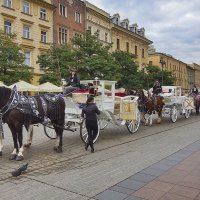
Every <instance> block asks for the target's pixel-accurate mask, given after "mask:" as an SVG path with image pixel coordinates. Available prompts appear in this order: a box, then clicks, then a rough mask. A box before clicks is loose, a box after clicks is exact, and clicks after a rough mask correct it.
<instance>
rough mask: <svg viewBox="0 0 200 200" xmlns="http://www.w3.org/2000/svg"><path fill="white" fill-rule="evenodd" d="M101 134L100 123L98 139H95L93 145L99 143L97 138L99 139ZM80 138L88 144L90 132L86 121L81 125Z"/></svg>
mask: <svg viewBox="0 0 200 200" xmlns="http://www.w3.org/2000/svg"><path fill="white" fill-rule="evenodd" d="M99 132H100V126H99V122H98V133H97V135H96V137H95V138H94V140H93V143H95V142H96V141H97V138H98V137H99ZM80 136H81V139H82V141H83V142H84V143H85V144H86V143H87V142H88V132H87V129H86V125H85V119H84V120H83V122H82V123H81V124H80Z"/></svg>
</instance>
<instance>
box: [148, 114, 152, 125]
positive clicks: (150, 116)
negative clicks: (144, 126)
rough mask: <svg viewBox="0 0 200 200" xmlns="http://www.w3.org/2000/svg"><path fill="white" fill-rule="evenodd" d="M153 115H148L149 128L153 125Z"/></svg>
mask: <svg viewBox="0 0 200 200" xmlns="http://www.w3.org/2000/svg"><path fill="white" fill-rule="evenodd" d="M152 115H153V113H151V114H150V115H149V126H152V124H153V116H152Z"/></svg>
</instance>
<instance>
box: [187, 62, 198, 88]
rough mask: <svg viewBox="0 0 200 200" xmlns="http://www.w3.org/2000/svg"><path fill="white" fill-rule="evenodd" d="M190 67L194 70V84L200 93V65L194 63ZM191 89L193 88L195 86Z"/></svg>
mask: <svg viewBox="0 0 200 200" xmlns="http://www.w3.org/2000/svg"><path fill="white" fill-rule="evenodd" d="M189 66H190V67H192V68H193V69H194V84H195V85H196V86H197V88H198V89H199V91H200V65H198V64H196V63H192V64H190V65H189ZM191 87H193V85H192V86H191Z"/></svg>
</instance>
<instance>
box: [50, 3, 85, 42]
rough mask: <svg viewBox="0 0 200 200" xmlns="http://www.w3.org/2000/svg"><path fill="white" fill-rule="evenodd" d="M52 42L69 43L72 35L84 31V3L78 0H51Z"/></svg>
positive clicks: (78, 34) (80, 33) (81, 33)
mask: <svg viewBox="0 0 200 200" xmlns="http://www.w3.org/2000/svg"><path fill="white" fill-rule="evenodd" d="M53 4H54V6H55V7H56V9H55V12H54V17H53V29H54V31H53V42H54V44H57V45H59V44H64V43H70V40H71V39H72V38H73V37H74V36H81V35H83V34H84V33H85V4H84V2H83V1H80V0H53Z"/></svg>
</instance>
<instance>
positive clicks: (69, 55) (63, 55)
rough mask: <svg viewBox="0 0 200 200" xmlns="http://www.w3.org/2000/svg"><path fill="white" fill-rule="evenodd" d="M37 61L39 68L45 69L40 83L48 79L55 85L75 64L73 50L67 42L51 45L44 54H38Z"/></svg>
mask: <svg viewBox="0 0 200 200" xmlns="http://www.w3.org/2000/svg"><path fill="white" fill-rule="evenodd" d="M37 62H38V63H39V65H40V67H41V69H43V70H44V71H45V74H44V75H43V76H42V78H41V79H40V83H43V82H46V81H50V82H52V83H54V84H56V85H61V79H62V78H65V79H66V77H68V75H69V69H70V67H71V66H75V64H76V60H75V52H74V51H73V49H72V47H71V46H69V45H67V44H64V45H61V46H58V47H57V46H51V48H50V49H49V51H48V52H47V53H46V54H42V55H40V56H38V61H37Z"/></svg>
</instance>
